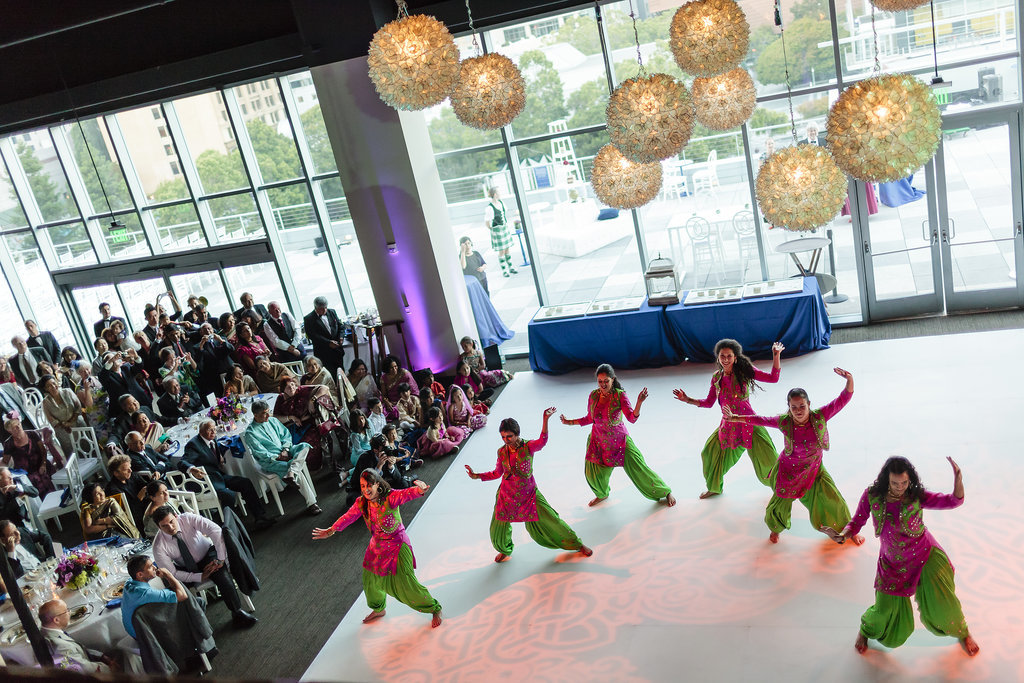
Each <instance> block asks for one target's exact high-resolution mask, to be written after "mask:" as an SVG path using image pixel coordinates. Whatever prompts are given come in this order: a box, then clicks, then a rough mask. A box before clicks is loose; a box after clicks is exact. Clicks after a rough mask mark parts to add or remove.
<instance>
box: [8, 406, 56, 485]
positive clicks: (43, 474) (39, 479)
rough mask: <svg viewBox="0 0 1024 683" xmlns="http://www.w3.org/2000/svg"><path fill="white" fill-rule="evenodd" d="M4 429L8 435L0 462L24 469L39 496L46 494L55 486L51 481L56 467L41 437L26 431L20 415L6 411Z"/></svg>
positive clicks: (16, 468)
mask: <svg viewBox="0 0 1024 683" xmlns="http://www.w3.org/2000/svg"><path fill="white" fill-rule="evenodd" d="M5 418H6V419H5V420H4V429H5V430H7V433H8V434H9V435H10V436H8V437H7V438H6V439H5V440H4V455H3V460H2V462H0V464H3V466H4V467H10V468H11V469H15V470H25V471H26V472H27V473H28V478H29V481H31V482H32V485H33V486H35V487H36V488H37V489H39V495H40V496H46V494H47V493H49V492H50V491H54V490H55V489H56V487H55V486H54V485H53V481H51V477H52V476H53V473H54V472H56V471H57V468H56V467H54V466H53V463H52V462H50V460H49V459H48V455H49V454H48V452H47V449H46V444H45V443H44V442H43V437H41V436H39V434H37V433H36V432H26V431H25V429H24V427H22V425H21V416H20V415H18V414H17V413H14V412H10V413H7V415H6V416H5Z"/></svg>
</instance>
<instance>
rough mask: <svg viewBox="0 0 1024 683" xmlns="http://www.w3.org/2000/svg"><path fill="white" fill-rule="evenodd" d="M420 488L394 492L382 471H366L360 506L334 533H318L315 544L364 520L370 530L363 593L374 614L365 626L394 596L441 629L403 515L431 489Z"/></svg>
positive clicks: (380, 614)
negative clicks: (404, 506) (418, 573)
mask: <svg viewBox="0 0 1024 683" xmlns="http://www.w3.org/2000/svg"><path fill="white" fill-rule="evenodd" d="M415 484H416V486H414V487H412V488H407V489H398V490H397V491H393V490H391V487H390V486H389V485H388V483H387V482H386V481H384V479H383V478H382V477H381V476H380V474H378V473H377V471H376V470H374V469H368V470H363V473H362V474H361V475H359V487H360V489H361V491H362V495H361V496H360V497H359V498H358V500H356V502H355V503H353V505H352V507H350V508H349V510H348V512H346V513H345V514H343V515H342V516H341V517H339V518H338V521H336V522H335V523H334V524H332V525H331V526H330V527H329V528H327V529H314V530H313V539H314V540H321V539H324V538H330V537H331V536H333V535H334V534H335V533H336V532H338V531H341V530H342V529H344V528H345V527H347V526H348V525H349V524H351V523H352V522H354V521H356V520H357V519H359V518H360V517H362V519H363V521H364V522H365V523H366V527H367V528H368V529H369V530H370V533H371V534H372V536H371V537H370V545H369V546H367V548H366V555H365V556H364V557H363V592H365V593H366V604H367V605H369V606H370V609H372V610H373V611H372V612H370V613H369V614H368V615H366V617H365V618H364V619H363V623H364V624H366V623H369V622H371V621H374V620H375V619H380V618H381V617H383V616H384V604H385V601H386V600H387V596H389V595H390V596H391V597H393V598H395V599H397V600H398V601H399V602H404V603H405V604H406V605H408V606H409V607H412V608H413V609H414V610H416V611H417V612H423V613H425V614H432V615H433V618H432V619H431V621H430V625H431V627H433V628H436V627H438V626H440V625H441V605H440V604H438V602H437V600H435V599H434V598H433V597H432V596H431V595H430V591H428V590H427V589H426V587H425V586H423V584H421V583H420V582H419V581H418V580H417V579H416V573H415V572H414V570H415V569H416V558H415V557H414V556H413V554H412V546H411V545H410V543H409V536H408V534H406V533H405V525H404V524H402V515H401V514H399V512H398V506H399V505H401V504H402V503H408V502H409V501H410V500H413V499H415V498H419V497H420V496H422V495H423V493H424V491H426V490H427V489H429V488H430V486H429V485H427V484H425V483H423V482H422V481H420V480H418V479H417V480H416V481H415Z"/></svg>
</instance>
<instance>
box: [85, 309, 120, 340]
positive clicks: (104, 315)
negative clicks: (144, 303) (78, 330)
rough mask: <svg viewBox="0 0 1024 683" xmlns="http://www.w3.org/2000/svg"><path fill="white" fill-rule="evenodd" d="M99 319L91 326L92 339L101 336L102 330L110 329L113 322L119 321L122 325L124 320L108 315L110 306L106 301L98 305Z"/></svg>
mask: <svg viewBox="0 0 1024 683" xmlns="http://www.w3.org/2000/svg"><path fill="white" fill-rule="evenodd" d="M99 309H100V319H99V320H97V321H96V322H94V323H93V324H92V332H93V336H94V337H99V336H100V335H102V334H103V330H105V329H106V328H108V327H110V325H111V324H112V323H113V322H114V321H115V320H120V321H121V322H122V323H124V318H119V317H117V316H116V315H111V314H110V304H108V303H107V302H106V301H104V302H103V303H101V304H100V305H99Z"/></svg>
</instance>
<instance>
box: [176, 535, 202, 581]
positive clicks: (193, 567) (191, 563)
mask: <svg viewBox="0 0 1024 683" xmlns="http://www.w3.org/2000/svg"><path fill="white" fill-rule="evenodd" d="M174 540H176V541H177V542H178V551H179V552H180V553H181V566H182V567H183V568H184V569H185V570H186V571H190V572H192V573H198V572H199V565H198V564H196V561H195V559H193V557H192V551H191V550H189V549H188V545H187V544H186V543H185V537H184V536H182V535H181V532H180V531H179V532H178V533H176V534H174Z"/></svg>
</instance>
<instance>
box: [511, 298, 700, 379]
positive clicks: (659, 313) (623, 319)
mask: <svg viewBox="0 0 1024 683" xmlns="http://www.w3.org/2000/svg"><path fill="white" fill-rule="evenodd" d="M663 308H664V307H663V306H654V307H652V306H648V305H647V302H646V301H645V302H644V304H643V305H642V306H641V307H640V309H639V310H636V311H626V312H623V313H603V314H600V315H588V316H585V317H582V318H568V319H565V320H543V321H538V320H533V321H531V322H530V326H529V337H530V367H531V368H533V370H535V371H537V372H546V373H549V374H552V375H560V374H562V373H564V372H571V371H573V370H576V369H579V368H591V369H593V368H596V367H597V366H598V365H600V364H601V363H611V364H612V366H613V367H615V368H623V369H625V368H656V367H661V366H663V365H676V364H677V363H679V361H680V360H682V358H681V356H680V355H679V353H678V352H677V351H676V349H675V347H674V346H673V345H672V342H671V341H670V339H669V335H668V330H666V329H665V315H664V310H663Z"/></svg>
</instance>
